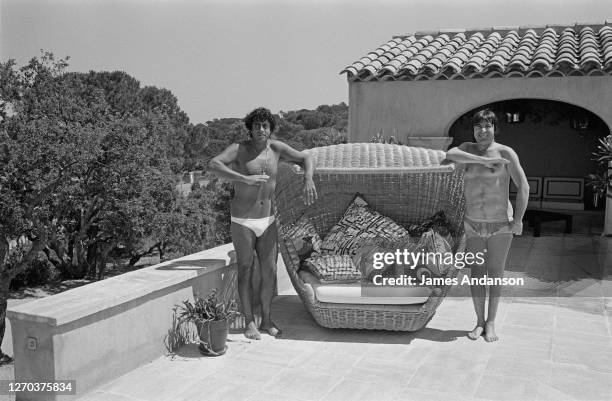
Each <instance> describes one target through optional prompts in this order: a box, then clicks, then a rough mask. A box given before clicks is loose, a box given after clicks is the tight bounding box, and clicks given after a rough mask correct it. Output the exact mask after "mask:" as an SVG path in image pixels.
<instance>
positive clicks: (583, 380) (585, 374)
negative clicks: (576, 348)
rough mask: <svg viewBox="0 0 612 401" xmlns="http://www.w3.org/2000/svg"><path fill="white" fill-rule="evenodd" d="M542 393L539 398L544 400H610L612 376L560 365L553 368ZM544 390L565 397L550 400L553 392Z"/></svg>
mask: <svg viewBox="0 0 612 401" xmlns="http://www.w3.org/2000/svg"><path fill="white" fill-rule="evenodd" d="M544 385H545V386H543V389H542V391H541V392H540V391H538V396H539V397H540V399H542V400H559V399H563V398H566V397H567V398H568V399H572V400H585V401H586V400H588V401H594V400H606V401H607V400H610V399H611V396H612V374H610V373H600V372H594V371H592V370H588V369H583V368H580V367H576V366H571V365H559V366H555V367H554V368H553V371H552V374H551V378H550V379H549V380H547V381H545V382H544ZM544 389H552V390H555V391H554V393H555V394H557V395H559V394H560V395H563V397H555V398H550V397H549V396H548V395H549V394H550V393H551V392H546V391H544Z"/></svg>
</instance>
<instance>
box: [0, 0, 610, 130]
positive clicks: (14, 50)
mask: <svg viewBox="0 0 612 401" xmlns="http://www.w3.org/2000/svg"><path fill="white" fill-rule="evenodd" d="M606 19H607V20H608V21H612V1H611V0H572V1H568V0H565V1H564V0H561V1H559V0H530V1H525V0H520V1H519V0H516V1H499V0H466V1H452V0H445V1H443V0H425V1H412V0H404V1H400V0H376V1H371V0H352V1H348V0H328V1H326V0H284V1H281V0H175V1H170V0H165V1H160V0H146V1H145V0H123V1H116V0H95V1H94V0H0V61H2V62H4V61H6V60H8V59H15V60H16V61H17V63H18V64H19V65H22V64H25V63H26V62H27V61H28V60H29V59H30V58H32V57H34V56H38V55H40V50H41V49H42V50H45V51H51V52H53V53H54V54H55V56H57V57H64V56H69V57H70V61H69V63H70V67H69V70H71V71H83V72H86V71H90V70H95V71H116V70H120V71H125V72H126V73H128V74H130V75H131V76H133V77H135V78H136V79H138V80H139V81H140V83H141V85H143V86H144V85H154V86H157V87H163V88H166V89H169V90H170V91H172V93H173V94H174V95H175V96H176V97H177V99H178V102H179V105H180V107H181V108H182V109H183V110H184V111H185V112H186V113H187V115H188V116H189V118H190V121H191V122H192V123H194V124H197V123H201V122H206V121H208V120H211V119H213V118H224V117H243V116H244V115H246V114H247V113H248V112H249V111H250V110H252V109H254V108H255V107H259V106H265V107H268V108H270V109H271V110H272V111H273V112H275V113H276V112H278V111H280V110H282V111H287V110H297V109H302V108H306V109H313V108H315V107H317V106H318V105H321V104H337V103H340V102H347V103H348V83H347V81H346V75H344V74H343V75H341V74H339V73H340V71H341V70H342V69H343V68H344V67H346V66H348V65H350V64H351V63H352V62H353V61H356V60H358V59H359V58H361V57H362V56H363V55H365V54H367V53H368V52H370V51H372V50H374V49H376V48H377V47H378V46H380V45H381V44H383V43H385V42H387V41H388V40H390V39H391V38H392V37H393V35H401V34H408V33H414V32H416V31H422V30H438V29H445V28H466V29H468V28H474V27H492V26H522V25H530V24H536V25H544V24H568V25H571V24H574V23H576V22H581V23H582V22H588V23H603V22H604V21H605V20H606Z"/></svg>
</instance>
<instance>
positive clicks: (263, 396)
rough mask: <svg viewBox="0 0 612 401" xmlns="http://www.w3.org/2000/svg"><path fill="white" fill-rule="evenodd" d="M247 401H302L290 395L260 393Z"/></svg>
mask: <svg viewBox="0 0 612 401" xmlns="http://www.w3.org/2000/svg"><path fill="white" fill-rule="evenodd" d="M245 401H301V399H300V398H297V397H294V396H293V395H290V394H277V393H270V392H265V391H259V392H257V393H255V394H253V395H251V396H250V397H249V398H247V399H246V400H245Z"/></svg>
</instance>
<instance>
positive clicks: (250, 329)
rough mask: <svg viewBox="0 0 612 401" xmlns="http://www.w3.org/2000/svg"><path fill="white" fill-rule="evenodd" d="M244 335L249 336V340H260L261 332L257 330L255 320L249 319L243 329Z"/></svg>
mask: <svg viewBox="0 0 612 401" xmlns="http://www.w3.org/2000/svg"><path fill="white" fill-rule="evenodd" d="M244 336H245V337H246V338H250V339H251V340H261V334H260V333H259V330H257V325H256V324H255V322H253V321H251V322H250V323H249V324H247V327H246V330H245V331H244Z"/></svg>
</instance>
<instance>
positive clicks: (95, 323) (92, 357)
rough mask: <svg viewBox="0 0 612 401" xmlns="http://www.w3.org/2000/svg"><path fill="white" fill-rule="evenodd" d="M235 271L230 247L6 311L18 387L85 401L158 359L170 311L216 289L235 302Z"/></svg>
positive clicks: (36, 396)
mask: <svg viewBox="0 0 612 401" xmlns="http://www.w3.org/2000/svg"><path fill="white" fill-rule="evenodd" d="M235 269H236V266H235V257H234V248H233V245H232V244H227V245H223V246H219V247H216V248H212V249H208V250H206V251H202V252H199V253H196V254H192V255H188V256H185V257H183V258H180V259H175V260H172V261H168V262H165V263H162V264H158V265H155V266H151V267H147V268H143V269H140V270H137V271H133V272H130V273H126V274H122V275H120V276H116V277H112V278H109V279H106V280H103V281H100V282H96V283H92V284H89V285H85V286H82V287H78V288H75V289H72V290H69V291H66V292H62V293H60V294H57V295H53V296H50V297H46V298H42V299H38V300H35V301H32V302H28V303H25V304H21V305H15V306H13V307H9V309H8V312H7V316H8V318H9V319H10V322H11V330H12V337H13V352H14V356H15V380H16V381H26V380H29V381H41V380H45V381H48V380H76V389H77V394H84V393H86V392H87V391H89V390H91V389H92V388H94V387H97V386H99V385H101V384H103V383H105V382H108V381H110V380H112V379H114V378H116V377H119V376H121V375H123V374H124V373H126V372H128V371H130V370H132V369H134V368H136V367H138V366H140V365H142V364H144V363H146V362H149V361H151V360H153V359H155V358H157V357H159V356H161V355H163V354H164V353H165V352H166V349H165V347H164V344H163V342H164V337H165V336H166V334H167V332H168V329H169V328H170V327H171V322H172V313H173V311H172V309H173V307H174V305H176V304H179V303H181V302H182V301H184V300H186V299H193V298H194V296H205V295H208V294H209V293H210V291H211V290H212V289H213V288H217V289H219V290H220V291H222V292H224V293H228V292H229V293H231V294H232V296H236V297H237V295H234V292H235V286H236V283H235ZM57 398H58V399H63V398H62V397H57ZM17 399H18V400H43V399H44V400H49V399H55V398H50V396H49V395H48V394H36V393H21V396H20V397H18V398H17Z"/></svg>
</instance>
